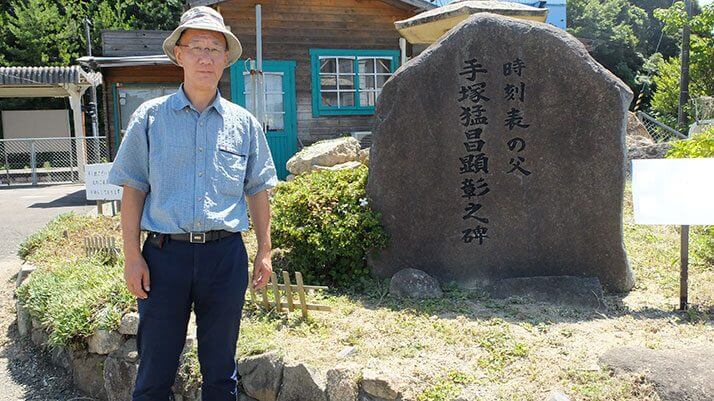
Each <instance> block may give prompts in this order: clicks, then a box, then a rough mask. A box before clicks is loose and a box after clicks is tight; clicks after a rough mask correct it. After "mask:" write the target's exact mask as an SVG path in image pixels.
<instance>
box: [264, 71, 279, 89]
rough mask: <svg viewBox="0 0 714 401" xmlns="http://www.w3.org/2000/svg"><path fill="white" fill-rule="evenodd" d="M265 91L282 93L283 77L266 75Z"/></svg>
mask: <svg viewBox="0 0 714 401" xmlns="http://www.w3.org/2000/svg"><path fill="white" fill-rule="evenodd" d="M264 77H265V78H264V79H265V91H266V92H282V91H283V76H282V75H279V74H270V73H265V74H264Z"/></svg>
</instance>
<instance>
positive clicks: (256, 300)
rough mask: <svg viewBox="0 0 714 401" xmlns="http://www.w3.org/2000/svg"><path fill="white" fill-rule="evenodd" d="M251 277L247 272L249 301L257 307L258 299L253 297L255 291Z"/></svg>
mask: <svg viewBox="0 0 714 401" xmlns="http://www.w3.org/2000/svg"><path fill="white" fill-rule="evenodd" d="M251 277H253V275H252V274H251V272H248V291H250V300H251V301H253V303H254V304H256V305H258V298H257V297H256V296H255V290H254V289H253V280H252V279H251Z"/></svg>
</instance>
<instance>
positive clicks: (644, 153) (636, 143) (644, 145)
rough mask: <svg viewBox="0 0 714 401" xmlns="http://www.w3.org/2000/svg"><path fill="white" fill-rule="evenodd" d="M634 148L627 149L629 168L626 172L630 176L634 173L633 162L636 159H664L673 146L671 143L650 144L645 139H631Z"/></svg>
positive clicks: (627, 167)
mask: <svg viewBox="0 0 714 401" xmlns="http://www.w3.org/2000/svg"><path fill="white" fill-rule="evenodd" d="M631 144H632V146H629V145H628V147H627V166H626V172H627V175H628V176H629V175H630V174H631V173H632V160H635V159H664V157H665V156H666V155H667V152H669V150H670V149H672V144H671V143H669V142H661V143H653V144H648V142H647V140H646V139H644V138H640V137H638V138H633V139H631Z"/></svg>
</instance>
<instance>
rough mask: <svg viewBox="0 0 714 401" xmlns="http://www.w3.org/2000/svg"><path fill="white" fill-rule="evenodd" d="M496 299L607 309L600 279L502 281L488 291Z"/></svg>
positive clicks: (550, 278) (558, 277)
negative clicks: (525, 300)
mask: <svg viewBox="0 0 714 401" xmlns="http://www.w3.org/2000/svg"><path fill="white" fill-rule="evenodd" d="M486 290H487V291H488V293H489V295H490V296H491V297H492V298H508V297H511V296H518V297H527V298H531V299H533V300H534V301H536V302H552V303H557V304H564V305H570V306H580V307H586V308H600V307H604V304H603V302H602V300H603V291H602V286H601V285H600V280H598V279H597V278H596V277H573V276H550V277H524V278H510V279H504V280H498V281H495V282H493V283H492V284H490V285H489V286H487V287H486Z"/></svg>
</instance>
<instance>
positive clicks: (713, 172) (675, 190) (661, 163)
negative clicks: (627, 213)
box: [632, 158, 714, 226]
mask: <svg viewBox="0 0 714 401" xmlns="http://www.w3.org/2000/svg"><path fill="white" fill-rule="evenodd" d="M632 200H633V203H634V207H635V223H637V224H667V225H692V226H693V225H713V224H714V158H707V159H704V158H700V159H652V160H633V161H632Z"/></svg>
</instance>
